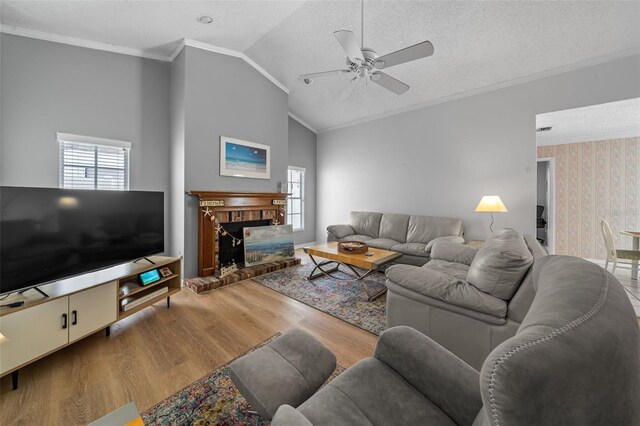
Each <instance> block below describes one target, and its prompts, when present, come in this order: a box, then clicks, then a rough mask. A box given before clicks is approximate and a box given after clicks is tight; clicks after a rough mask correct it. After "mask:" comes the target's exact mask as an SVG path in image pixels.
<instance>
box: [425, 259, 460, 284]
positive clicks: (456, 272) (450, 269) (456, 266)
mask: <svg viewBox="0 0 640 426" xmlns="http://www.w3.org/2000/svg"><path fill="white" fill-rule="evenodd" d="M423 268H427V269H431V270H433V271H438V272H441V273H443V274H447V275H451V276H452V277H455V278H457V279H459V280H462V281H464V280H466V279H467V274H468V273H469V265H465V264H464V263H458V262H449V261H447V260H441V259H431V260H430V261H429V263H427V264H426V265H424V266H423Z"/></svg>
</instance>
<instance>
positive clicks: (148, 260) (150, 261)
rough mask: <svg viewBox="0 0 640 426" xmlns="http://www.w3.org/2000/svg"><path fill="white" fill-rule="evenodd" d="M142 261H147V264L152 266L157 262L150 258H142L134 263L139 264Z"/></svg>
mask: <svg viewBox="0 0 640 426" xmlns="http://www.w3.org/2000/svg"><path fill="white" fill-rule="evenodd" d="M141 260H146V261H147V262H149V263H150V264H152V265H155V264H156V262H154V261H153V260H151V259H149V258H148V257H141V258H140V259H137V260H134V261H133V263H138V262H140V261H141Z"/></svg>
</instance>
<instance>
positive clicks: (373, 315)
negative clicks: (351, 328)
mask: <svg viewBox="0 0 640 426" xmlns="http://www.w3.org/2000/svg"><path fill="white" fill-rule="evenodd" d="M312 269H313V265H310V264H307V265H299V266H294V267H291V268H287V269H284V270H281V271H277V272H274V273H272V274H268V275H262V276H260V277H256V278H253V281H255V282H257V283H260V284H262V285H264V286H266V287H269V288H271V289H273V290H275V291H277V292H279V293H282V294H284V295H286V296H289V297H291V298H292V299H296V300H297V301H299V302H302V303H304V304H307V305H309V306H311V307H314V308H316V309H318V310H320V311H322V312H326V313H328V314H330V315H333V316H334V317H336V318H340V319H341V320H343V321H346V322H348V323H350V324H353V325H355V326H357V327H360V328H362V329H365V330H367V331H370V332H372V333H374V334H378V335H379V334H380V333H382V332H383V331H384V330H385V328H386V319H387V306H386V303H387V296H386V294H384V295H382V296H380V297H378V298H377V299H376V300H374V301H373V302H369V301H367V295H366V294H365V292H364V289H363V288H362V285H361V284H360V283H359V282H358V281H357V280H354V279H353V278H352V277H351V276H349V275H348V274H346V273H343V272H340V273H339V274H336V276H337V277H344V279H332V278H329V277H320V278H316V279H314V280H313V281H309V280H308V279H307V277H308V276H309V273H310V272H311V271H312ZM361 272H362V271H361ZM365 281H366V283H367V285H368V286H369V290H370V291H371V294H375V293H377V292H378V291H380V290H381V289H383V288H385V285H384V283H385V277H384V274H382V273H378V272H376V273H374V274H372V275H370V276H369V277H367V278H365Z"/></svg>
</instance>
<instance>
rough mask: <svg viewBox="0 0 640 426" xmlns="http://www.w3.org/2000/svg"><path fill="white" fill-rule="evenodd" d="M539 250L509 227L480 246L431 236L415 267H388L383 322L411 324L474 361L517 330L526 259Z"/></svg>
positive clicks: (525, 290) (527, 277)
mask: <svg viewBox="0 0 640 426" xmlns="http://www.w3.org/2000/svg"><path fill="white" fill-rule="evenodd" d="M545 255H546V253H545V251H544V249H543V248H542V247H541V246H540V244H539V243H538V242H537V241H536V239H535V237H533V236H529V235H522V234H520V233H519V232H517V231H515V230H513V229H508V228H507V229H502V230H499V231H496V233H495V234H493V238H492V239H490V240H488V241H487V242H486V243H485V244H484V246H483V247H482V248H480V249H479V250H476V249H474V248H471V247H469V246H466V245H463V244H457V243H451V242H446V241H438V242H437V243H436V244H435V245H434V246H433V249H432V251H431V260H430V261H429V263H427V264H425V265H423V266H422V267H416V266H409V265H394V266H391V267H390V268H388V269H387V271H386V277H387V287H388V289H389V291H388V293H387V326H388V327H394V326H397V325H408V326H410V327H413V328H415V329H416V330H418V331H420V332H422V333H424V334H426V335H427V336H430V337H431V338H432V339H434V340H435V341H436V342H438V343H440V344H441V345H442V346H444V347H445V348H447V349H448V350H450V351H451V352H453V353H454V354H456V355H457V356H459V357H460V358H462V359H463V360H464V361H465V362H467V363H468V364H470V365H471V366H473V367H474V368H480V366H481V365H482V363H483V362H484V360H485V358H486V357H487V355H489V353H490V352H491V351H492V350H493V349H494V348H495V347H497V346H498V345H499V344H500V343H502V342H503V341H505V340H507V339H508V338H510V337H512V336H513V335H514V334H515V333H516V330H517V329H518V327H519V326H520V323H521V322H522V320H523V318H524V316H525V315H526V313H527V311H528V310H529V307H530V306H531V302H532V301H533V296H534V291H533V284H532V280H531V277H532V268H531V265H532V264H533V263H534V261H535V260H536V259H539V258H540V257H542V256H545Z"/></svg>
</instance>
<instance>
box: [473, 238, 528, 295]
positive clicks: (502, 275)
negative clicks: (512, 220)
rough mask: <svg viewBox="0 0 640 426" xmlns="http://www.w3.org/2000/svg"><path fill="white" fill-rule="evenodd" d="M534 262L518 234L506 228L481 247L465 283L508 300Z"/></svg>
mask: <svg viewBox="0 0 640 426" xmlns="http://www.w3.org/2000/svg"><path fill="white" fill-rule="evenodd" d="M532 263H533V256H532V255H531V252H530V251H529V248H528V247H527V244H526V243H525V241H524V238H523V237H522V234H520V233H519V232H518V231H516V230H513V229H509V228H505V229H501V230H499V231H497V232H496V233H495V234H494V236H493V238H492V239H491V240H489V241H487V242H485V244H484V245H483V246H482V248H480V250H478V253H477V254H476V256H475V258H474V259H473V263H471V267H470V268H469V273H468V274H467V282H469V283H471V284H473V285H474V286H475V287H477V288H478V289H480V290H482V291H484V292H485V293H487V294H491V295H493V296H495V297H499V298H500V299H504V300H509V299H510V298H511V297H512V296H513V294H514V293H515V292H516V290H517V289H518V286H519V285H520V283H521V282H522V279H523V278H524V276H525V274H526V273H527V271H528V270H529V268H530V267H531V264H532Z"/></svg>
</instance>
